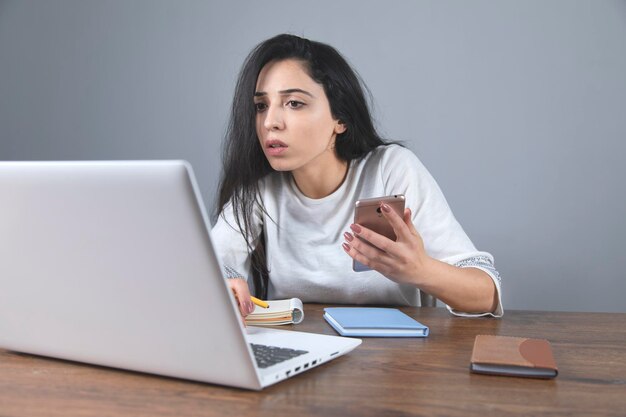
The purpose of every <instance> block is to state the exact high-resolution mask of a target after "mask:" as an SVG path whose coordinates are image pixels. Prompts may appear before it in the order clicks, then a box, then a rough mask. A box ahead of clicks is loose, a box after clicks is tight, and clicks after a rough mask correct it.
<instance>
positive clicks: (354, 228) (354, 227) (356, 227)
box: [350, 224, 361, 234]
mask: <svg viewBox="0 0 626 417" xmlns="http://www.w3.org/2000/svg"><path fill="white" fill-rule="evenodd" d="M350 229H352V231H353V232H354V233H356V234H359V233H361V226H359V225H358V224H351V225H350Z"/></svg>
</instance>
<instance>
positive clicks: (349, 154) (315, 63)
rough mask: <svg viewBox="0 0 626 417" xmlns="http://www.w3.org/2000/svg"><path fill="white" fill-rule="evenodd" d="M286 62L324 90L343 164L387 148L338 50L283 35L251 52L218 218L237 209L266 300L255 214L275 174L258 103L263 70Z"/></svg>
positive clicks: (233, 120)
mask: <svg viewBox="0 0 626 417" xmlns="http://www.w3.org/2000/svg"><path fill="white" fill-rule="evenodd" d="M287 59H294V60H297V61H299V62H301V63H302V65H303V68H304V69H305V71H307V73H308V75H309V76H310V77H311V78H312V79H313V80H314V81H315V82H317V83H318V84H320V85H322V86H323V88H324V92H325V93H326V96H327V98H328V102H329V104H330V111H331V114H332V116H333V117H334V118H335V119H337V120H340V121H341V122H342V123H343V124H344V125H345V126H346V130H345V132H343V133H341V134H338V135H337V137H336V141H335V150H336V152H337V156H338V157H339V158H340V159H341V160H344V161H351V160H353V159H358V158H361V157H363V156H365V155H367V154H368V153H369V152H370V151H372V150H373V149H375V148H376V147H378V146H381V145H387V144H388V143H387V142H386V141H384V140H383V139H382V138H381V137H380V136H379V135H378V133H377V132H376V129H375V128H374V124H373V122H372V117H371V114H370V109H369V106H368V102H367V100H366V97H365V94H364V91H368V90H367V87H366V86H365V84H364V83H363V82H362V81H361V79H360V77H359V76H358V75H357V73H356V72H355V71H354V70H353V69H352V68H351V67H350V65H349V64H348V62H347V61H346V60H345V59H344V58H343V57H342V56H341V54H340V53H339V52H337V50H336V49H334V48H333V47H331V46H329V45H326V44H324V43H320V42H315V41H310V40H308V39H304V38H301V37H298V36H294V35H289V34H281V35H277V36H275V37H273V38H270V39H268V40H266V41H264V42H261V43H260V44H259V45H257V46H256V47H255V48H254V49H253V50H252V51H251V52H250V54H249V55H248V57H247V58H246V60H245V61H244V64H243V67H242V69H241V72H240V73H239V78H238V80H237V85H236V87H235V96H234V98H233V103H232V109H231V114H230V121H229V123H228V128H227V131H226V135H225V141H224V145H223V149H222V152H223V156H222V164H223V167H222V168H223V169H222V175H221V177H220V184H219V198H218V202H217V214H218V215H220V214H221V213H222V212H223V210H224V208H225V207H226V205H227V204H229V203H231V204H232V208H233V212H234V215H235V219H236V222H237V227H238V228H239V230H240V231H241V233H242V234H243V236H244V237H245V238H246V240H247V242H248V250H249V252H250V253H251V254H252V267H253V268H252V275H253V282H254V288H255V293H256V294H257V295H258V296H260V297H263V298H265V297H266V296H267V285H268V279H267V277H268V270H267V261H266V257H265V244H264V237H263V233H261V236H259V239H258V240H257V241H256V242H255V241H254V236H253V234H252V214H253V211H254V210H255V209H258V210H259V211H260V212H264V207H263V202H262V201H261V198H260V195H259V188H258V184H259V180H260V179H262V178H263V177H265V176H266V175H268V174H269V173H271V172H273V169H272V167H271V166H270V164H269V162H268V161H267V159H266V157H265V155H264V153H263V150H262V149H261V145H260V143H259V139H258V137H257V133H256V122H255V120H256V109H255V106H254V100H253V97H254V93H255V89H256V83H257V78H258V76H259V73H260V72H261V69H262V68H263V67H264V66H265V65H266V64H267V63H269V62H276V61H282V60H287Z"/></svg>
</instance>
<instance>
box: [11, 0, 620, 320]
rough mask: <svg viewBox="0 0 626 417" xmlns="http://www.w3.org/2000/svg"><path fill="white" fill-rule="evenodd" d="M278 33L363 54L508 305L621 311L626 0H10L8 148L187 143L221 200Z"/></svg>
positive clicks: (46, 156)
mask: <svg viewBox="0 0 626 417" xmlns="http://www.w3.org/2000/svg"><path fill="white" fill-rule="evenodd" d="M280 32H291V33H294V34H299V35H304V36H306V37H309V38H311V39H314V40H319V41H323V42H327V43H330V44H331V45H333V46H335V47H336V48H337V49H339V50H340V51H341V52H342V53H343V54H344V55H345V56H346V58H347V59H348V60H349V61H350V62H351V63H352V64H353V65H354V67H355V68H356V69H357V70H358V71H359V72H360V74H361V75H362V77H363V78H364V80H365V81H366V83H367V84H368V86H369V87H370V89H371V91H372V94H373V96H374V100H375V104H374V113H375V117H376V121H377V126H378V127H379V129H380V131H381V132H382V133H383V135H384V136H385V137H387V138H391V139H395V140H402V141H405V143H406V145H407V146H408V147H409V148H410V149H412V150H413V151H415V152H416V153H417V155H418V156H419V157H420V158H421V159H422V161H423V162H424V164H425V165H426V166H427V167H428V168H429V170H430V171H431V173H432V174H433V175H434V176H435V178H436V179H437V180H438V182H439V184H440V186H441V187H442V189H443V190H444V193H445V195H446V197H447V199H448V201H449V203H450V205H451V206H452V209H453V210H454V212H455V214H456V216H457V218H458V219H459V220H460V222H461V224H463V226H464V228H465V229H466V231H467V233H468V234H469V236H470V237H471V238H472V240H473V241H474V243H475V244H476V246H478V247H479V248H480V249H483V250H487V251H490V252H492V253H493V254H494V255H495V257H496V266H497V267H498V269H499V270H500V272H501V275H502V276H503V284H504V285H503V289H504V291H503V297H504V306H505V308H524V309H544V310H577V311H621V312H626V301H624V296H625V295H626V280H625V279H624V275H625V274H624V272H623V269H624V262H623V259H624V255H622V251H623V242H624V236H625V232H626V221H625V220H624V213H625V212H626V210H625V201H626V199H625V194H626V193H625V187H624V185H623V179H624V178H626V172H625V171H626V168H624V164H623V163H621V160H622V159H623V155H624V152H625V151H626V147H625V145H624V139H625V138H626V114H625V113H626V110H625V109H626V3H625V2H623V1H591V0H590V1H515V2H513V1H472V2H466V1H437V2H435V1H432V2H424V1H413V0H411V1H393V2H381V1H363V0H358V1H343V2H337V1H311V2H299V1H268V0H266V1H263V2H244V1H231V2H223V3H217V2H215V3H213V2H203V1H174V0H172V1H163V0H160V1H151V0H146V1H140V0H134V1H110V0H109V1H103V0H90V1H67V0H63V1H60V0H56V1H6V0H5V1H0V160H54V159H67V160H72V159H166V158H167V159H170V158H184V159H187V160H189V161H190V162H191V163H192V165H193V166H194V168H195V171H196V175H197V177H198V180H199V182H200V184H201V188H202V192H203V196H204V199H205V202H206V204H207V206H209V207H210V208H211V209H212V208H213V203H214V195H215V189H216V183H217V178H218V175H219V170H220V156H219V151H220V144H221V138H222V135H223V132H224V128H225V126H226V122H227V117H228V110H229V106H230V101H231V98H232V91H233V87H234V82H235V77H236V73H237V71H238V70H239V67H240V65H241V63H242V61H243V58H244V57H245V55H246V54H247V53H248V51H249V50H250V49H251V48H252V47H253V46H254V45H255V44H257V43H258V42H260V41H261V40H264V39H266V38H268V37H270V36H273V35H275V34H277V33H280ZM4 198H6V196H4V197H0V199H4Z"/></svg>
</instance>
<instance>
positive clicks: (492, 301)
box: [415, 258, 498, 313]
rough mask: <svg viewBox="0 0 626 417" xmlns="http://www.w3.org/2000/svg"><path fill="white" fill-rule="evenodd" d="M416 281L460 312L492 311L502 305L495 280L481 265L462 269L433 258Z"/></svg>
mask: <svg viewBox="0 0 626 417" xmlns="http://www.w3.org/2000/svg"><path fill="white" fill-rule="evenodd" d="M415 284H416V285H417V287H419V288H420V289H421V290H423V291H425V292H427V293H428V294H430V295H432V296H434V297H436V298H438V299H440V300H441V301H442V302H444V303H445V304H447V305H449V306H450V307H452V308H453V309H455V310H458V311H463V312H466V313H487V312H488V313H491V312H493V311H495V309H496V307H497V306H498V293H497V290H496V286H495V284H494V282H493V280H492V279H491V277H490V276H489V275H488V274H487V273H486V272H484V271H482V270H480V269H478V268H471V267H470V268H459V267H456V266H452V265H449V264H447V263H445V262H441V261H439V260H436V259H433V258H429V260H428V262H427V264H426V265H425V268H424V270H423V272H422V274H420V277H419V278H418V279H416V282H415Z"/></svg>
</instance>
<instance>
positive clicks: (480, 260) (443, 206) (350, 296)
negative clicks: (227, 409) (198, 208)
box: [212, 145, 503, 317]
mask: <svg viewBox="0 0 626 417" xmlns="http://www.w3.org/2000/svg"><path fill="white" fill-rule="evenodd" d="M259 190H260V194H261V195H260V196H261V201H263V204H264V207H265V213H262V212H261V210H257V211H255V212H254V219H253V225H254V226H253V227H254V241H257V240H258V238H260V236H259V235H260V231H261V230H263V232H264V238H265V242H266V255H267V265H268V270H269V287H268V289H269V294H268V296H269V298H270V299H282V298H291V297H298V298H300V299H301V300H302V301H303V302H320V303H327V304H335V303H339V304H387V305H390V304H391V305H409V306H419V305H420V297H419V290H418V289H417V288H416V287H414V286H411V285H404V284H397V283H396V282H394V281H392V280H390V279H387V278H386V277H385V276H383V275H382V274H380V273H378V272H376V271H367V272H354V271H353V270H352V258H350V256H348V254H346V253H345V252H344V250H343V249H342V247H341V244H342V243H343V241H344V239H343V233H344V232H346V231H350V229H349V226H350V224H351V223H352V222H353V221H354V220H353V217H354V205H355V202H356V201H357V200H359V199H364V198H374V197H381V196H386V195H393V194H404V195H405V199H406V207H409V208H411V212H412V220H413V224H414V225H415V228H416V230H417V231H418V232H419V234H420V235H421V237H422V239H423V241H424V247H425V250H426V253H427V254H428V255H429V256H431V257H433V258H435V259H438V260H440V261H443V262H446V263H448V264H451V265H456V266H459V267H474V268H479V269H481V270H483V271H484V272H486V273H487V274H488V275H489V276H490V277H491V278H492V279H493V281H494V283H495V286H496V289H497V292H498V307H497V309H496V310H495V312H494V313H483V314H466V313H463V312H457V311H454V310H452V309H451V308H450V307H448V309H449V310H450V311H451V312H452V313H453V314H457V315H464V316H479V315H493V316H496V317H499V316H501V315H502V313H503V310H502V302H501V295H500V294H501V290H500V276H499V274H498V272H497V271H496V269H495V268H494V266H493V257H492V256H491V255H490V254H489V253H487V252H481V251H478V250H477V249H476V248H475V247H474V245H473V244H472V242H471V240H470V239H469V238H468V237H467V235H466V234H465V232H464V231H463V229H462V227H461V225H460V224H459V223H458V222H457V220H456V219H455V217H454V215H453V214H452V211H451V210H450V207H449V206H448V203H447V202H446V199H445V197H444V196H443V193H442V192H441V190H440V189H439V186H438V185H437V183H436V182H435V180H434V179H433V177H432V176H431V175H430V173H429V172H428V171H427V170H426V168H425V167H424V166H423V165H422V163H421V162H420V161H419V159H418V158H417V157H416V156H415V154H413V152H411V151H410V150H408V149H406V148H403V147H401V146H398V145H389V146H380V147H378V148H376V149H375V150H373V151H372V152H370V153H369V154H368V155H366V156H365V157H363V158H361V159H359V160H353V161H351V163H350V166H349V168H348V173H347V176H346V179H345V181H344V182H343V184H342V185H341V186H340V187H339V188H338V189H337V190H336V191H335V192H333V193H332V194H331V195H329V196H327V197H324V198H321V199H311V198H309V197H307V196H305V195H304V194H302V192H300V190H299V189H298V187H297V186H296V184H295V183H294V180H293V177H292V176H291V174H290V173H288V172H273V173H271V174H269V175H268V176H266V177H265V178H263V179H262V180H260V183H259ZM212 238H213V241H214V243H215V245H216V248H217V252H218V255H219V256H220V257H221V260H222V262H223V264H224V265H228V266H229V267H231V268H234V269H236V270H237V271H240V272H241V273H242V275H243V276H244V278H246V279H247V278H248V277H250V276H251V258H250V255H249V253H248V247H247V245H246V241H245V240H244V237H243V236H242V235H241V233H240V231H239V229H238V227H237V223H236V222H235V219H234V214H233V211H232V207H231V206H230V205H227V206H226V207H225V209H224V211H223V212H222V214H221V215H220V216H219V217H218V220H217V222H216V224H215V226H214V227H213V230H212Z"/></svg>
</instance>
